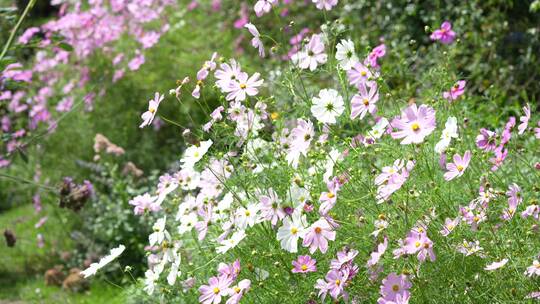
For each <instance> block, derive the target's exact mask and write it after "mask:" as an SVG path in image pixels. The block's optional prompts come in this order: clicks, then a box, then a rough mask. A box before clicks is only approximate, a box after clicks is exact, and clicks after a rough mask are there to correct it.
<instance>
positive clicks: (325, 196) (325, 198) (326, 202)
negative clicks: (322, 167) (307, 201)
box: [319, 178, 340, 215]
mask: <svg viewBox="0 0 540 304" xmlns="http://www.w3.org/2000/svg"><path fill="white" fill-rule="evenodd" d="M326 187H327V188H328V191H327V192H324V191H323V192H322V193H321V196H320V197H319V201H321V202H322V203H321V206H320V207H319V214H321V215H326V214H328V212H329V211H330V210H331V209H332V208H334V206H335V204H336V201H337V193H338V191H339V189H340V185H339V183H338V182H337V179H336V178H334V179H332V180H329V181H328V182H327V183H326Z"/></svg>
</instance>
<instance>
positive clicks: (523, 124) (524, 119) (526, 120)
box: [518, 104, 531, 135]
mask: <svg viewBox="0 0 540 304" xmlns="http://www.w3.org/2000/svg"><path fill="white" fill-rule="evenodd" d="M523 112H525V115H524V116H521V117H520V118H519V121H521V123H520V124H519V126H518V134H519V135H521V134H523V132H525V130H527V126H528V124H529V119H531V107H530V106H529V104H527V106H525V107H523Z"/></svg>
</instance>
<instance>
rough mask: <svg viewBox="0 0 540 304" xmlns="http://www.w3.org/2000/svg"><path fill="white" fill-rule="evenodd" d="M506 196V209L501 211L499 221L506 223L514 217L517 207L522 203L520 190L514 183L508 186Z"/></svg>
mask: <svg viewBox="0 0 540 304" xmlns="http://www.w3.org/2000/svg"><path fill="white" fill-rule="evenodd" d="M506 196H507V197H508V208H506V209H504V210H503V215H502V216H501V219H503V220H505V221H508V220H510V219H512V218H513V217H514V214H515V213H516V210H517V207H518V205H519V204H521V202H522V201H523V198H522V197H521V188H520V187H519V186H518V185H517V184H515V183H514V184H512V185H510V186H509V187H508V191H506Z"/></svg>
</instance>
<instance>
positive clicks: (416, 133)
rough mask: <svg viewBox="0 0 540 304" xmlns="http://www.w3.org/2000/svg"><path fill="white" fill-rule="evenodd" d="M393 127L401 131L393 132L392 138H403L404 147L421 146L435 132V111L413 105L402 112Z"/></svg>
mask: <svg viewBox="0 0 540 304" xmlns="http://www.w3.org/2000/svg"><path fill="white" fill-rule="evenodd" d="M391 126H392V127H393V128H397V129H399V131H394V132H392V137H393V138H394V139H398V138H403V140H402V141H401V144H402V145H407V144H411V143H415V144H419V143H421V142H423V141H424V138H425V137H426V136H428V135H429V134H431V133H432V132H433V130H435V126H436V122H435V110H433V108H432V107H430V106H427V105H421V106H420V107H417V106H416V104H412V105H410V106H409V107H408V108H406V109H405V110H403V112H401V117H396V118H394V119H393V120H392V123H391Z"/></svg>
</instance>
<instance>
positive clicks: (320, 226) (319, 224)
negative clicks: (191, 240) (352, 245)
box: [302, 218, 336, 254]
mask: <svg viewBox="0 0 540 304" xmlns="http://www.w3.org/2000/svg"><path fill="white" fill-rule="evenodd" d="M335 239H336V232H335V231H333V229H332V227H330V225H329V224H328V222H327V221H326V220H325V219H324V218H320V219H319V220H317V221H316V222H315V223H313V224H312V225H311V226H310V227H309V228H308V232H307V234H306V235H305V236H304V241H303V242H302V245H303V246H304V247H307V246H309V252H310V253H311V254H313V253H314V252H315V251H316V250H317V249H319V250H320V251H321V252H322V253H326V251H327V250H328V240H331V241H333V240H335Z"/></svg>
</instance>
